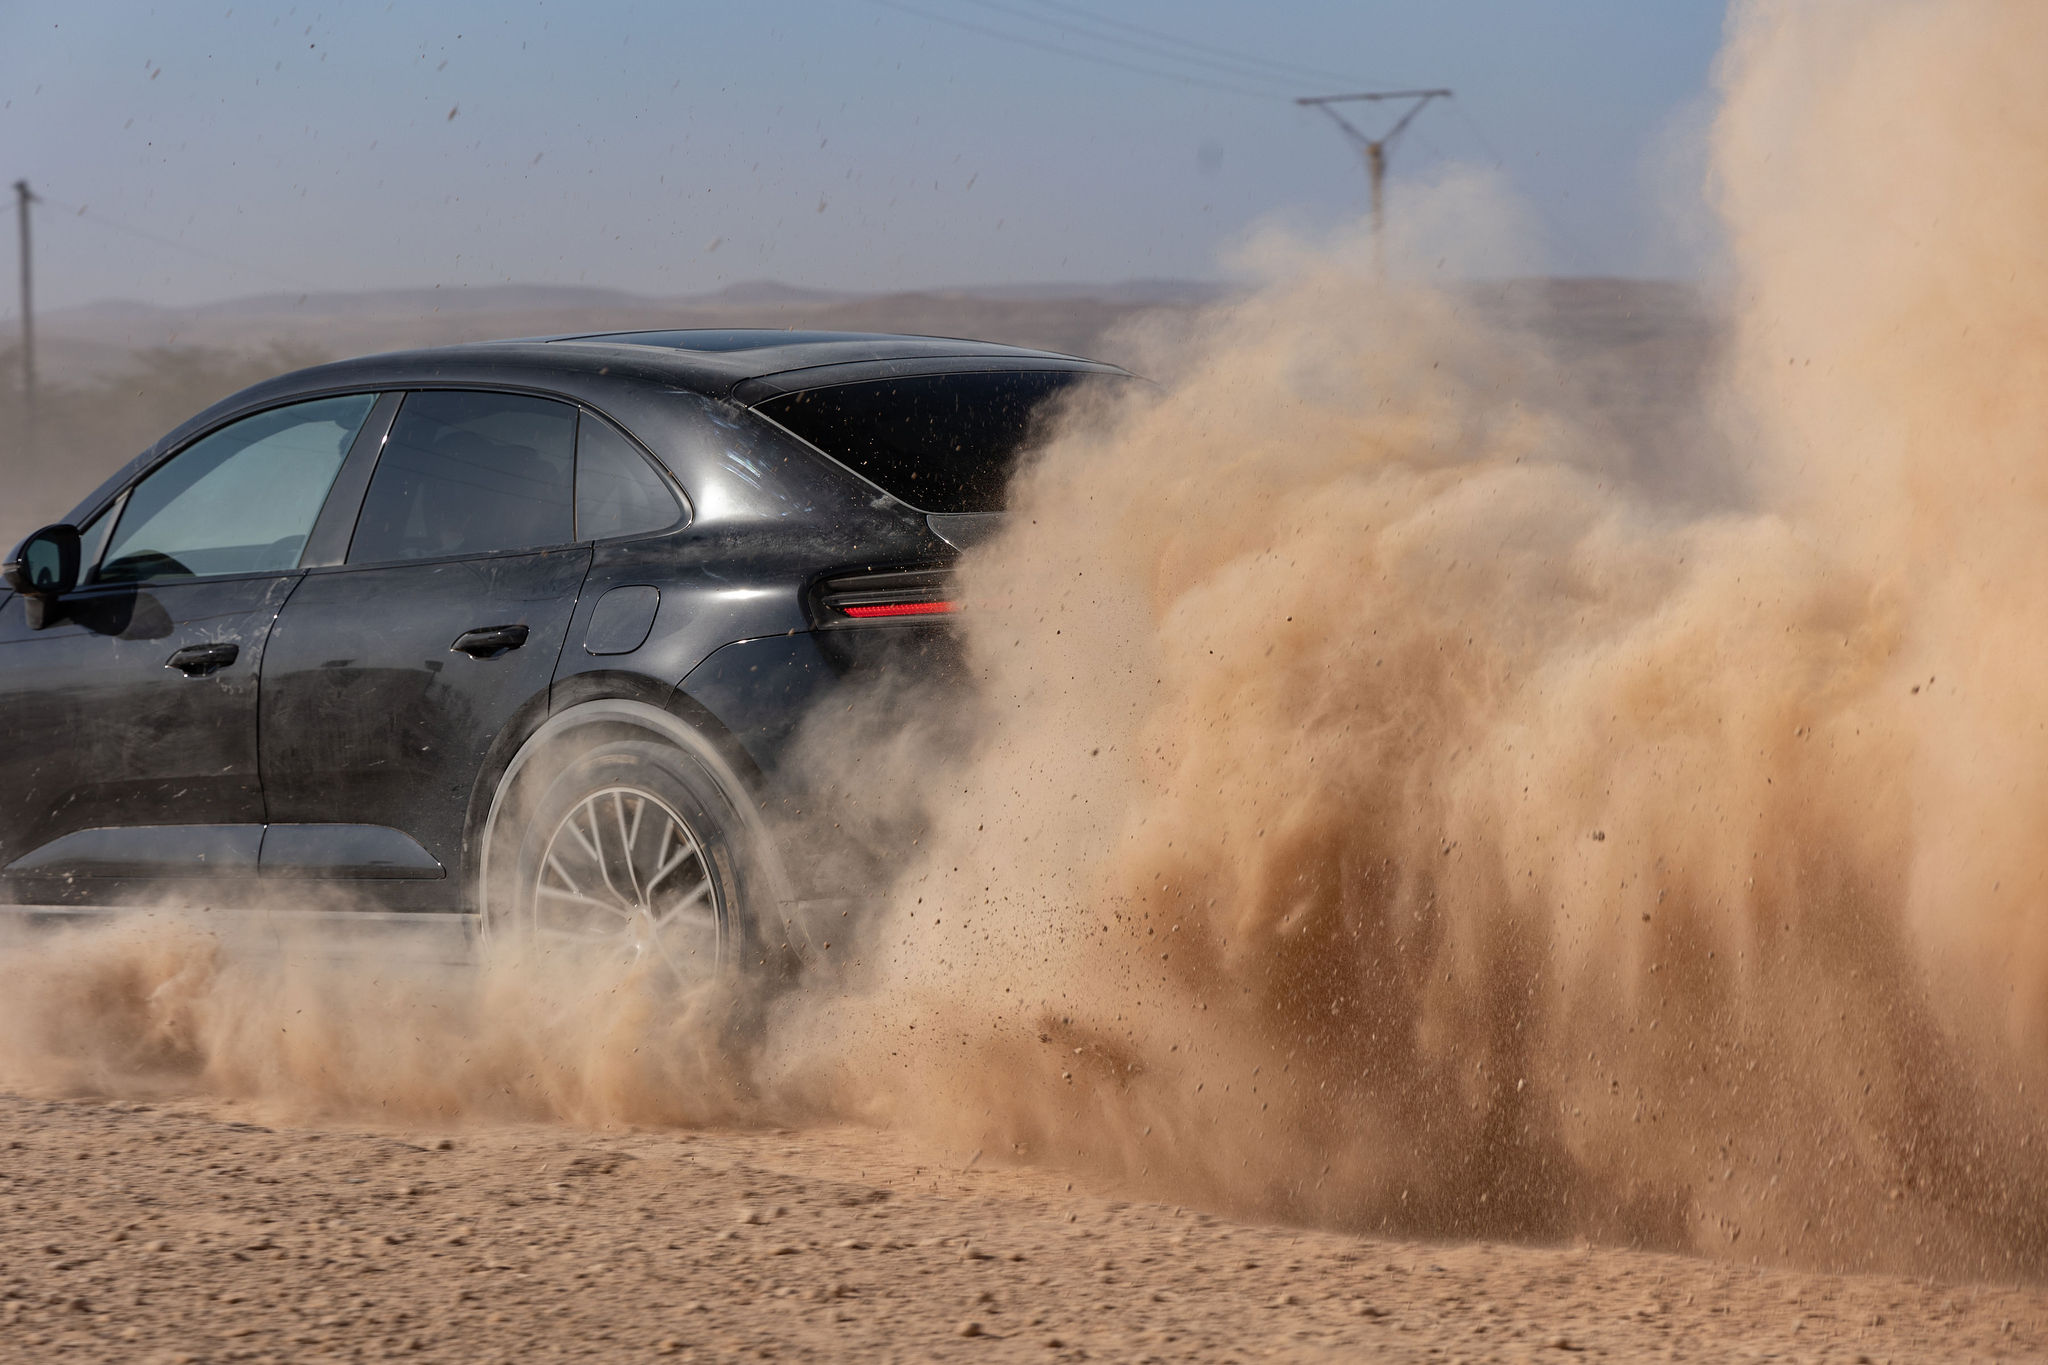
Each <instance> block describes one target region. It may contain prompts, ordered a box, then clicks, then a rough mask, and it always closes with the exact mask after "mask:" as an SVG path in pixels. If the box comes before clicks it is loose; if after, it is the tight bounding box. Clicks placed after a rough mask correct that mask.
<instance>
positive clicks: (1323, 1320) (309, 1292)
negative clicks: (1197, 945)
mask: <svg viewBox="0 0 2048 1365" xmlns="http://www.w3.org/2000/svg"><path fill="white" fill-rule="evenodd" d="M262 1117H263V1116H261V1115H255V1114H250V1113H245V1112H244V1111H243V1110H242V1109H241V1108H240V1107H238V1106H236V1105H234V1104H231V1103H229V1104H223V1103H220V1102H218V1101H209V1102H206V1103H205V1104H199V1103H193V1104H189V1105H187V1104H181V1103H178V1102H164V1103H159V1104H156V1105H147V1104H134V1103H114V1102H94V1101H81V1100H56V1101H52V1100H44V1099H36V1098H26V1097H19V1096H5V1097H0V1158H4V1161H0V1359H5V1360H49V1359H71V1360H110V1361H111V1360H124V1361H125V1360H138V1361H157V1362H170V1361H183V1362H202V1361H244V1360H249V1361H319V1360H353V1359H361V1358H369V1359H385V1358H402V1359H413V1360H449V1361H527V1360H556V1359H567V1358H572V1357H578V1358H595V1359H604V1360H630V1359H638V1358H643V1357H654V1356H669V1357H674V1358H678V1359H698V1360H741V1359H748V1360H753V1359H844V1360H869V1359H876V1360H941V1359H942V1360H1043V1361H1062V1360H1089V1359H1094V1360H1101V1359H1108V1360H1132V1361H1137V1360H1191V1359H1199V1360H1250V1359H1274V1360H1298V1361H1309V1360H1357V1359H1370V1360H1389V1361H1407V1360H1416V1361H1421V1360H1432V1361H1434V1360H1443V1359H1453V1360H1460V1359H1461V1360H1555V1361H1564V1360H1569V1359H1575V1358H1589V1357H1604V1358H1611V1359H1623V1360H1627V1359H1641V1358H1653V1359H1697V1360H1731V1359H1742V1360H1816V1361H1818V1360H1833V1361H1843V1362H1848V1361H1857V1360H1872V1361H1884V1360H1893V1361H1905V1360H1943V1361H1952V1360H1990V1359H2034V1358H2041V1357H2043V1356H2048V1290H2041V1289H2031V1288H2010V1287H1988V1286H1978V1287H1971V1286H1953V1285H1941V1284H1933V1283H1926V1282H1919V1281H1907V1280H1898V1279H1884V1278H1865V1277H1843V1276H1831V1275H1814V1274H1799V1273H1791V1272H1785V1271H1777V1270H1759V1269H1756V1268H1752V1267H1737V1266H1731V1265H1725V1264H1717V1263H1713V1262H1707V1261H1697V1260H1689V1259H1684V1258H1678V1257H1671V1256H1663V1255H1648V1254H1641V1253H1632V1252H1628V1251H1621V1250H1612V1249H1591V1248H1583V1247H1581V1248H1549V1247H1520V1246H1503V1245H1492V1244H1474V1245H1458V1246H1453V1245H1430V1244H1422V1243H1413V1242H1397V1241H1386V1240H1372V1239H1361V1238H1356V1237H1350V1236H1344V1235H1341V1234H1336V1233H1327V1232H1310V1231H1301V1230H1297V1229H1291V1228H1285V1227H1272V1226H1256V1225H1250V1224H1245V1223H1240V1222H1233V1221H1230V1220H1228V1219H1224V1218H1218V1217H1213V1216H1210V1215H1208V1214H1205V1213H1203V1212H1201V1211H1199V1210H1195V1209H1189V1208H1175V1207H1172V1206H1170V1205H1158V1204H1145V1203H1128V1202H1124V1201H1121V1200H1118V1199H1115V1198H1112V1197H1110V1196H1109V1194H1108V1193H1105V1192H1102V1191H1099V1190H1089V1189H1086V1188H1084V1187H1082V1186H1080V1185H1078V1184H1073V1185H1070V1184H1069V1182H1068V1181H1067V1180H1066V1178H1065V1177H1064V1176H1059V1175H1053V1174H1049V1173H1046V1172H1043V1171H1014V1170H998V1169H988V1168H985V1167H983V1166H981V1165H980V1164H979V1163H974V1162H972V1160H971V1157H969V1158H966V1159H963V1158H962V1157H947V1156H943V1155H941V1154H935V1153H931V1152H918V1151H914V1150H910V1149H908V1148H907V1147H906V1146H905V1144H904V1143H903V1142H902V1141H900V1140H899V1139H897V1138H896V1137H893V1136H891V1135H888V1134H881V1133H874V1132H867V1131H861V1130H855V1129H829V1130H823V1131H805V1132H800V1133H799V1132H756V1133H741V1134H734V1133H716V1134H713V1133H678V1132H646V1131H638V1132H597V1131H587V1130H577V1129H573V1128H567V1127H537V1126H536V1127H498V1128H487V1129H477V1128H467V1129H459V1130H451V1131H446V1132H416V1131H400V1130H397V1129H392V1130H388V1131H377V1130H374V1129H372V1128H369V1127H365V1126H363V1125H361V1124H357V1123H346V1124H341V1125H335V1126H323V1127H308V1126H291V1125H285V1124H281V1123H277V1122H275V1121H271V1122H258V1121H256V1120H257V1119H259V1118H262Z"/></svg>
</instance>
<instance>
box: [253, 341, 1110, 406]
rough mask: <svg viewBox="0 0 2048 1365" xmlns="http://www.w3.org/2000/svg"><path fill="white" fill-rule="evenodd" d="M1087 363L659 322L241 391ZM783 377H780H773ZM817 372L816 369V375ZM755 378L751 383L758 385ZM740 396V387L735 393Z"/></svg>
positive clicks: (366, 359) (790, 381)
mask: <svg viewBox="0 0 2048 1365" xmlns="http://www.w3.org/2000/svg"><path fill="white" fill-rule="evenodd" d="M955 364H957V365H958V367H959V368H961V369H977V370H979V369H992V368H1005V367H1007V366H1009V365H1012V364H1014V365H1017V366H1019V367H1021V368H1028V369H1038V368H1059V369H1067V368H1072V369H1086V370H1095V371H1106V372H1109V373H1121V371H1119V370H1118V369H1117V368H1116V367H1115V366H1112V365H1105V364H1103V363H1102V362H1100V361H1093V360H1088V359H1085V358H1083V357H1080V356H1073V355H1067V354H1064V353H1062V352H1059V351H1041V350H1034V349H1032V348H1030V347H1025V346H1006V345H1003V344H1001V343H998V342H992V341H971V340H967V339H965V338H960V337H931V336H897V335H893V334H889V333H882V332H796V331H777V330H774V329H771V328H732V327H727V328H704V329H686V328H677V329H671V330H666V331H642V332H594V333H584V334H577V335H569V336H549V337H524V338H519V339H515V340H509V341H477V342H465V343H462V344H459V345H454V346H435V347H428V348H423V349H420V350H413V351H391V352H386V353H384V354H381V355H368V356H361V357H358V358H356V359H353V360H340V361H334V362H332V363H330V364H326V365H316V366H314V367H312V368H310V369H306V370H299V371H296V372H295V373H293V374H289V375H280V376H279V377H278V378H277V379H275V380H271V381H268V382H266V383H264V384H260V385H258V386H256V388H255V389H253V390H249V391H247V394H248V396H256V395H257V394H258V393H259V392H261V391H265V390H273V389H274V390H279V391H282V390H285V389H293V390H302V389H305V388H307V387H309V386H317V387H328V386H334V385H353V384H357V383H363V384H417V383H420V382H423V381H424V382H432V381H434V380H437V379H439V380H446V381H453V382H459V383H474V382H496V381H507V382H517V381H518V378H519V376H520V375H521V374H522V373H524V374H527V375H531V374H533V373H534V372H536V371H552V372H554V373H556V374H562V373H581V374H588V375H608V376H617V377H637V378H641V379H650V380H655V381H657V382H661V383H666V384H673V385H676V386H677V387H681V388H688V389H691V390H693V391H695V392H698V393H702V394H706V395H708V396H712V397H730V396H734V390H735V389H738V388H740V386H742V385H748V383H749V381H758V380H768V381H772V382H771V384H770V385H769V386H768V387H772V388H774V389H777V390H781V389H787V388H793V387H804V384H803V383H802V382H797V381H795V379H794V376H795V373H796V372H799V371H805V370H825V369H828V368H829V367H839V368H834V369H832V376H833V379H834V380H837V379H839V378H840V377H841V376H843V377H845V378H854V377H861V376H864V375H865V374H869V373H873V374H882V373H888V372H892V371H896V370H897V368H898V367H899V366H903V365H908V366H912V367H914V368H915V369H917V370H919V371H922V372H925V373H932V372H935V371H942V370H945V369H948V368H952V367H953V366H954V365H955ZM778 377H782V378H778ZM820 377H821V378H822V376H820ZM762 387H763V386H762V385H759V384H755V385H750V389H761V388H762ZM742 396H743V397H744V396H745V395H742Z"/></svg>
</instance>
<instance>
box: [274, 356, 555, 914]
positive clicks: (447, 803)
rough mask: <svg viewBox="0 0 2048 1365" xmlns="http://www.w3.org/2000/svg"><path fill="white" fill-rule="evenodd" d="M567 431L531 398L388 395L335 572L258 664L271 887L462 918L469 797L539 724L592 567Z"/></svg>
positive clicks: (318, 572)
mask: <svg viewBox="0 0 2048 1365" xmlns="http://www.w3.org/2000/svg"><path fill="white" fill-rule="evenodd" d="M576 416H577V413H576V409H575V407H573V406H572V405H570V404H567V403H562V402H559V401H556V400H553V399H549V398H543V397H537V396H533V395H529V394H519V393H505V392H495V391H480V390H422V391H418V392H413V393H408V394H406V395H405V397H404V400H403V402H402V404H401V405H400V407H399V410H398V414H397V417H396V419H395V420H394V421H393V423H392V425H391V429H390V434H389V435H388V437H387V438H386V439H385V442H384V446H383V449H382V451H381V453H380V454H379V455H378V457H377V461H376V465H375V469H374V472H373V473H372V474H371V476H370V479H369V484H368V489H367V491H366V493H365V494H364V496H363V502H362V508H361V513H360V516H359V517H358V518H357V520H356V524H355V528H354V533H353V535H352V537H351V539H350V543H349V549H348V553H347V557H346V560H345V562H343V563H341V564H338V565H335V566H333V567H329V568H316V569H311V570H309V571H308V572H307V574H306V576H305V579H304V581H303V582H302V583H301V584H300V585H299V587H298V589H297V590H296V591H295V592H294V593H293V594H292V596H291V600H290V601H289V602H288V603H287V604H286V605H285V608H284V610H283V612H282V613H281V614H280V616H279V618H278V622H277V625H276V627H275V629H274V630H273V632H272V636H271V640H270V645H269V649H268V650H267V652H266V655H265V658H264V666H263V691H262V705H261V717H262V743H261V751H262V764H261V766H262V776H263V788H264V794H265V800H266V804H267V806H268V808H269V818H270V830H269V833H268V834H267V835H266V839H265V845H264V867H265V872H266V873H267V874H268V875H270V876H272V877H277V878H292V877H300V878H306V879H309V880H314V881H324V882H329V883H336V884H343V885H347V886H349V887H350V888H351V889H352V890H353V891H354V892H355V893H356V895H357V897H358V900H357V902H356V903H358V904H380V905H385V906H390V907H393V908H421V909H454V908H460V907H461V906H463V905H464V904H465V902H466V897H467V894H468V893H467V886H466V882H465V880H464V878H463V876H462V873H463V870H464V865H465V862H464V859H465V849H464V839H465V834H466V830H467V819H468V814H469V804H470V800H471V797H472V795H473V794H474V793H475V791H476V790H477V780H478V777H479V775H480V774H481V773H482V772H483V771H484V769H485V767H486V764H487V762H488V760H489V759H490V758H491V756H492V750H493V746H494V745H503V744H506V743H510V742H514V741H515V740H516V737H517V736H518V735H520V734H521V733H524V732H525V731H527V730H530V729H531V728H533V727H534V726H537V725H538V724H539V723H540V721H541V720H542V719H544V718H545V716H546V712H547V702H548V687H549V680H550V678H551V676H552V675H553V673H554V668H555V662H556V659H557V658H558V657H559V656H560V654H561V650H562V641H563V638H564V635H565V634H566V632H567V629H568V625H569V621H570V618H571V616H572V615H573V614H574V612H575V608H576V600H577V594H578V592H579V590H580V588H581V587H582V583H583V578H584V575H585V572H586V571H587V569H588V567H589V563H590V550H589V547H588V546H584V545H578V544H576V543H575V541H576V536H575V530H574V512H573V491H572V490H573V484H574V469H575V433H576Z"/></svg>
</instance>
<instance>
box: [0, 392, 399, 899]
mask: <svg viewBox="0 0 2048 1365" xmlns="http://www.w3.org/2000/svg"><path fill="white" fill-rule="evenodd" d="M376 402H377V398H376V395H374V394H352V395H343V396H338V397H326V398H320V399H315V400H312V401H308V402H302V403H293V404H287V405H283V406H280V407H276V408H272V409H269V410H267V411H264V412H261V413H256V414H253V415H249V416H245V417H242V418H239V419H237V420H235V421H233V422H230V423H228V424H226V425H224V426H222V427H219V428H216V429H215V430H213V431H211V432H208V433H205V434H204V435H202V436H201V437H199V438H198V439H197V440H195V441H193V442H191V443H189V444H188V445H186V446H185V447H184V449H182V450H180V451H179V452H178V453H177V454H175V455H173V456H172V457H171V458H170V459H169V460H167V461H165V462H163V463H161V464H159V465H157V466H156V467H155V468H154V469H153V470H151V471H150V472H149V473H147V474H145V475H144V476H142V477H141V478H140V479H138V480H137V481H136V483H135V484H134V485H133V486H131V487H130V488H128V489H127V490H125V491H124V492H123V493H122V494H121V495H120V497H119V498H118V499H117V500H116V501H115V502H114V503H113V504H112V505H111V506H110V507H109V508H108V509H107V510H105V511H103V512H102V513H100V514H99V515H98V516H97V517H96V518H95V519H94V520H93V522H92V523H91V524H90V525H88V526H87V527H85V528H84V532H85V534H84V540H85V552H84V553H83V555H82V556H81V559H82V563H83V569H82V571H81V576H82V578H83V580H84V586H82V587H81V588H79V589H77V590H75V591H73V592H71V593H69V594H67V595H65V596H64V597H62V598H60V599H58V600H57V601H56V602H55V603H53V604H52V606H51V607H50V609H49V610H48V612H47V613H46V615H45V619H44V622H43V625H42V627H41V628H40V629H34V628H31V626H30V622H29V619H28V614H27V613H26V612H25V611H24V610H23V607H24V604H23V603H22V602H21V601H20V600H18V599H17V600H14V601H11V602H8V603H7V604H6V606H5V609H4V611H0V714H4V715H5V716H6V717H7V720H8V728H9V731H10V735H9V740H8V742H7V743H6V744H5V745H0V863H4V864H5V868H6V874H5V877H4V879H0V881H4V886H0V895H4V896H5V897H6V898H7V899H9V900H12V901H16V902H29V903H86V904H97V903H105V902H108V901H117V900H124V899H133V898H136V897H140V896H147V897H148V898H150V899H152V900H159V901H172V900H178V899H182V898H183V897H182V896H181V894H180V893H181V891H183V892H190V893H191V895H192V896H193V897H196V898H199V899H203V900H206V901H208V902H213V901H217V900H219V899H221V898H222V897H221V892H222V889H223V888H221V887H220V886H219V885H218V882H217V879H218V878H221V877H228V878H233V877H236V876H241V877H245V878H246V877H250V876H253V874H254V873H255V871H256V863H257V853H258V848H259V845H260V842H261V837H262V829H263V821H264V810H263V794H262V789H261V785H260V782H259V765H258V746H257V712H258V703H257V689H258V678H259V675H260V669H261V665H262V661H263V650H264V646H265V643H266V642H267V640H268V638H269V635H270V631H271V627H272V623H273V621H274V620H275V618H276V615H277V612H278V608H279V607H280V606H281V605H282V604H283V603H284V601H285V600H286V598H287V597H288V596H289V594H290V592H291V590H292V587H293V586H294V584H296V583H297V582H298V581H299V576H300V573H301V569H300V563H301V559H302V556H303V554H304V552H305V549H306V546H307V544H308V541H309V537H311V536H313V535H314V534H315V533H316V529H317V524H318V523H319V522H320V521H321V520H322V518H323V516H324V515H325V514H324V513H323V508H326V507H328V506H329V504H330V493H331V492H332V491H333V489H334V488H335V484H336V475H337V473H338V471H339V470H340V469H341V467H342V464H343V460H344V457H345V456H346V455H347V454H348V452H349V450H350V448H351V444H352V442H354V441H355V440H356V439H357V437H358V434H359V433H362V432H365V431H366V430H367V429H368V425H369V420H368V419H370V418H371V414H372V409H373V408H374V406H375V404H376ZM351 501H352V500H351ZM193 879H204V881H203V883H202V882H195V881H194V880H193Z"/></svg>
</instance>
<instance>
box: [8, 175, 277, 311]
mask: <svg viewBox="0 0 2048 1365" xmlns="http://www.w3.org/2000/svg"><path fill="white" fill-rule="evenodd" d="M38 198H41V199H42V201H43V202H44V203H46V204H48V205H50V206H51V207H52V208H60V209H63V210H65V211H66V212H68V213H70V215H71V216H72V217H74V218H83V219H84V220H85V221H86V222H88V223H96V224H98V225H99V226H100V227H103V228H108V229H110V230H112V231H114V232H125V233H127V234H128V235H129V236H130V237H140V238H141V239H142V240H143V241H145V242H155V243H156V244H157V245H158V246H167V247H170V248H171V249H173V250H174V251H182V252H185V253H186V254H188V255H191V256H196V257H198V258H199V259H200V260H203V261H211V262H213V263H214V264H215V265H224V266H226V267H227V268H228V269H230V270H238V271H240V272H242V273H243V274H245V275H254V276H256V277H257V278H259V279H265V280H269V281H270V282H271V283H273V284H281V285H283V286H285V287H286V288H287V289H292V290H300V291H303V289H304V285H303V284H302V282H300V281H298V280H293V279H287V278H286V277H285V276H283V275H278V274H275V273H273V272H271V271H268V270H265V269H263V268H261V267H260V266H253V265H245V264H243V263H242V262H241V261H236V260H231V259H229V258H228V257H226V256H222V255H219V254H217V253H215V252H211V251H208V250H206V249H205V248H203V247H196V246H193V245H192V244H191V243H190V242H181V241H179V240H178V239H177V238H175V237H164V236H160V235H158V234H157V233H154V232H145V231H143V230H142V229H141V228H138V227H129V226H128V225H127V224H126V223H117V222H115V221H114V220H113V219H111V218H102V217H100V216H99V215H98V214H97V213H89V212H87V211H86V208H85V206H84V205H81V204H67V203H65V202H64V201H63V200H61V199H51V198H49V197H47V196H38Z"/></svg>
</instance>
